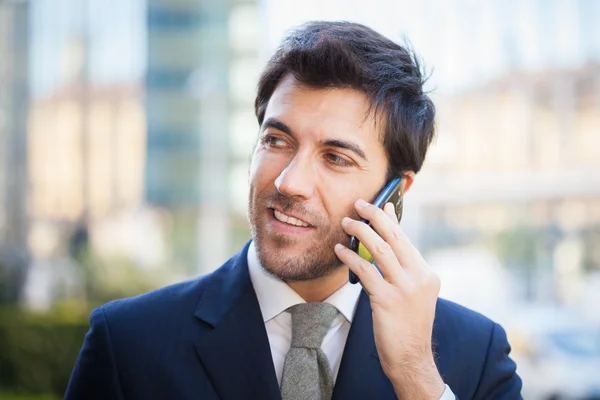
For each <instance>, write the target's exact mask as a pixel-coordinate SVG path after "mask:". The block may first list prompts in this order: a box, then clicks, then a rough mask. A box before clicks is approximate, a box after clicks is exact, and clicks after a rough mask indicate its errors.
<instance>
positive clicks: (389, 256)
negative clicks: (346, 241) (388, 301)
mask: <svg viewBox="0 0 600 400" xmlns="http://www.w3.org/2000/svg"><path fill="white" fill-rule="evenodd" d="M342 228H343V229H344V231H346V233H347V234H348V235H350V236H356V237H357V238H358V240H359V241H360V242H361V243H362V244H363V246H365V247H366V248H367V250H369V253H371V255H372V256H373V259H374V260H375V262H376V263H377V267H379V270H380V271H381V273H382V274H383V276H384V278H385V279H386V280H387V281H388V282H393V283H398V284H399V283H400V282H401V280H402V279H403V274H404V272H403V271H402V267H401V266H400V263H399V262H398V259H397V258H396V254H395V253H394V250H392V247H391V246H390V245H389V244H387V243H386V242H385V241H384V240H383V239H382V238H381V236H379V235H378V234H377V233H376V232H375V231H374V230H373V229H372V228H371V227H370V226H369V225H367V224H366V223H364V222H362V221H356V220H354V219H352V218H348V217H346V218H344V219H343V220H342Z"/></svg>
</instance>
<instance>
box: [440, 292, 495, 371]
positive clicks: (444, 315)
mask: <svg viewBox="0 0 600 400" xmlns="http://www.w3.org/2000/svg"><path fill="white" fill-rule="evenodd" d="M433 331H434V336H435V338H436V339H437V341H438V343H439V344H440V345H441V346H440V347H441V348H445V349H447V350H450V349H451V350H450V352H451V353H454V352H456V354H453V357H454V356H458V354H462V355H466V354H470V355H471V357H473V359H476V358H482V360H483V359H485V357H486V354H487V352H488V349H489V347H490V345H491V344H492V342H493V341H498V340H500V341H504V342H506V336H505V334H504V330H503V329H502V327H501V326H500V325H498V324H497V323H495V322H494V321H492V320H491V319H489V318H488V317H486V316H484V315H482V314H480V313H478V312H476V311H473V310H471V309H468V308H466V307H463V306H461V305H459V304H456V303H454V302H451V301H448V300H444V299H438V303H437V307H436V316H435V322H434V325H433ZM502 337H504V339H502Z"/></svg>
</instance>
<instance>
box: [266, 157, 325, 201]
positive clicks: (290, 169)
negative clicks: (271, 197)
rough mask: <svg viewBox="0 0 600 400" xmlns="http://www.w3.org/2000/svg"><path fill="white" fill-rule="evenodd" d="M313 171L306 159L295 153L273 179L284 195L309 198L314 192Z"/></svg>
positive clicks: (278, 189)
mask: <svg viewBox="0 0 600 400" xmlns="http://www.w3.org/2000/svg"><path fill="white" fill-rule="evenodd" d="M314 177H315V172H314V171H313V170H312V168H311V165H310V162H309V161H308V160H302V159H301V158H299V157H298V155H296V157H294V158H293V159H292V161H291V162H290V163H289V164H288V165H287V167H285V169H284V170H283V171H281V174H279V176H278V177H277V179H275V187H276V188H277V191H278V192H279V193H281V194H284V195H286V196H292V197H293V196H298V197H302V198H304V199H309V198H310V197H312V195H313V193H314V186H315V183H314Z"/></svg>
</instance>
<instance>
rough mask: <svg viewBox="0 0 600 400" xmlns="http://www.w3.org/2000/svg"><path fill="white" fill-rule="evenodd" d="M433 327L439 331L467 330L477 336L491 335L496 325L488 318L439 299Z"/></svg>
mask: <svg viewBox="0 0 600 400" xmlns="http://www.w3.org/2000/svg"><path fill="white" fill-rule="evenodd" d="M435 325H436V326H437V327H439V328H440V329H448V330H452V331H456V330H460V331H463V330H465V329H466V330H469V331H472V332H473V333H475V334H477V333H479V334H485V333H486V332H487V334H488V335H489V334H491V331H492V329H494V326H495V325H496V323H495V322H494V321H492V320H491V319H489V318H488V317H486V316H484V315H482V314H480V313H478V312H476V311H473V310H471V309H469V308H467V307H464V306H461V305H460V304H457V303H454V302H452V301H449V300H445V299H441V298H439V299H438V301H437V306H436V312H435Z"/></svg>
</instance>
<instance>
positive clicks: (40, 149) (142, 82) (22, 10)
mask: <svg viewBox="0 0 600 400" xmlns="http://www.w3.org/2000/svg"><path fill="white" fill-rule="evenodd" d="M0 6H1V7H2V8H1V9H0V12H1V14H0V17H1V18H2V24H0V29H2V35H1V36H0V55H1V58H2V59H3V60H12V61H13V62H12V63H1V65H0V76H1V80H0V85H1V87H2V89H3V90H2V91H1V93H0V96H1V106H0V122H1V124H0V132H1V134H2V139H3V145H2V152H3V154H5V156H4V157H3V163H4V164H3V166H2V173H3V174H2V176H3V181H2V182H3V186H2V193H3V195H4V200H3V203H2V205H3V209H2V215H3V218H4V219H5V221H4V222H5V225H4V226H10V227H11V228H12V229H10V230H7V231H6V232H7V233H6V234H5V236H6V237H7V239H4V240H3V245H4V246H5V251H3V253H2V254H4V255H9V254H12V256H13V259H16V257H17V256H16V252H11V251H9V249H8V248H9V247H10V248H11V249H12V248H14V249H17V248H20V249H22V250H23V251H24V253H23V254H24V257H25V258H24V261H23V262H22V263H21V264H23V265H24V267H19V268H15V270H19V271H22V276H23V277H24V276H26V275H27V274H26V265H27V264H28V262H29V261H27V260H26V258H27V257H26V254H27V251H28V250H31V252H32V255H33V259H34V260H48V259H54V260H58V259H60V258H61V257H64V256H65V255H66V254H68V253H69V252H71V251H72V249H71V248H72V247H73V246H72V242H73V243H74V241H75V242H78V243H79V242H81V241H80V240H79V241H78V240H76V239H77V238H89V240H90V243H91V245H92V247H93V248H94V249H95V250H94V251H97V252H100V253H102V254H101V256H108V257H111V256H112V255H116V256H119V257H122V256H124V257H127V258H131V257H133V258H134V259H140V260H142V261H143V262H142V264H148V265H150V264H157V263H162V264H164V266H166V265H169V268H172V269H173V271H174V273H175V274H176V275H178V276H180V275H184V276H189V275H196V274H198V273H200V272H206V271H208V270H211V269H213V268H215V267H217V266H218V265H220V264H221V263H222V262H223V261H224V260H225V259H226V258H228V257H229V255H230V254H231V252H232V250H233V249H237V248H238V247H239V245H240V244H241V243H243V242H244V241H245V240H247V238H248V237H249V231H248V228H247V224H246V221H245V210H244V211H239V212H235V211H233V212H232V211H230V210H231V204H232V198H234V197H237V195H238V194H239V189H237V187H236V186H235V185H234V184H233V182H235V179H233V178H232V176H240V175H241V172H240V165H243V167H244V168H245V167H246V160H247V159H248V157H249V153H250V151H251V147H252V143H253V140H254V137H255V135H254V132H255V129H254V128H253V127H252V126H253V125H254V126H255V125H256V122H255V121H254V118H253V116H252V103H253V98H254V85H255V82H256V76H255V75H257V73H256V71H257V57H258V50H257V49H258V34H257V32H258V29H257V21H258V9H257V4H256V2H255V1H254V0H252V1H233V2H212V1H204V0H177V1H173V0H170V1H161V0H148V1H146V0H133V1H126V2H118V1H107V2H98V1H91V0H86V1H80V0H59V1H54V0H38V1H35V2H28V1H9V2H1V3H0ZM240 160H243V161H242V162H240ZM245 174H246V171H244V175H245ZM232 189H234V190H232ZM245 196H246V195H244V197H245ZM136 218H137V219H138V222H137V225H136V223H135V222H134V221H135V220H136ZM138 225H139V226H145V227H146V228H145V229H151V230H152V231H153V232H152V233H150V232H147V233H144V232H143V230H140V229H138V228H137V227H136V226H138ZM154 231H158V233H157V234H154V233H155V232H154ZM9 236H10V238H9ZM11 238H14V240H13V239H11ZM11 240H12V242H11ZM87 241H88V239H86V240H85V242H86V243H84V244H86V245H87ZM13 242H14V243H16V245H15V246H13V245H11V244H10V243H13ZM11 246H12V247H11ZM144 246H152V247H153V248H152V249H148V251H144V250H143V249H144ZM158 248H160V249H163V248H164V249H163V250H157V249H158ZM142 252H145V253H146V256H141V255H140V254H141V253H142ZM151 254H155V256H153V257H154V261H152V260H150V259H149V258H148V257H149V256H148V255H151ZM150 258H152V257H150ZM34 264H36V265H37V264H38V263H36V262H34ZM36 268H37V267H36ZM47 275H48V274H47V273H46V274H45V275H44V276H47ZM50 275H51V274H50Z"/></svg>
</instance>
